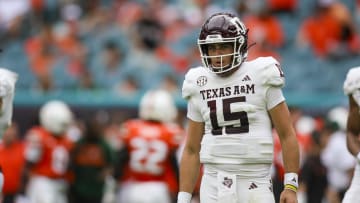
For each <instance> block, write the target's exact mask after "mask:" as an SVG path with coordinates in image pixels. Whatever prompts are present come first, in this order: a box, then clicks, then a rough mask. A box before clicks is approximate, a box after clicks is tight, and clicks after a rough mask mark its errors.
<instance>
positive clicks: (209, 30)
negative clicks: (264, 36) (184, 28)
mask: <svg viewBox="0 0 360 203" xmlns="http://www.w3.org/2000/svg"><path fill="white" fill-rule="evenodd" d="M247 34H248V29H246V27H245V25H244V24H243V23H242V22H241V21H240V20H239V19H238V18H237V17H235V16H234V15H232V14H228V13H218V14H214V15H213V16H211V17H210V18H209V19H208V20H207V21H206V22H205V23H204V25H203V27H202V30H201V32H200V36H199V39H198V46H199V50H200V55H201V60H202V63H203V65H204V66H205V67H206V68H208V69H209V70H210V71H211V72H213V73H216V74H221V73H225V72H228V71H230V70H232V69H234V68H237V67H239V66H240V65H241V64H242V62H244V61H245V60H246V58H247V48H248V46H247ZM224 43H231V44H232V47H233V51H232V53H226V54H220V55H212V56H210V55H209V52H208V46H209V45H211V44H224ZM229 56H231V60H230V61H231V62H230V63H226V64H225V63H224V57H229ZM216 58H220V64H219V65H218V66H215V65H214V63H211V60H214V59H216Z"/></svg>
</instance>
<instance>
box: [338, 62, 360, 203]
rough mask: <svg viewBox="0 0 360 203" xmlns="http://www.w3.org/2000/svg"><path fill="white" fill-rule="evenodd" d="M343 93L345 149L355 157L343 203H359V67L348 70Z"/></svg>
mask: <svg viewBox="0 0 360 203" xmlns="http://www.w3.org/2000/svg"><path fill="white" fill-rule="evenodd" d="M344 92H345V94H346V95H348V98H349V114H348V118H347V126H346V132H347V136H346V138H347V139H346V141H347V148H348V150H349V151H350V153H351V154H352V155H354V156H355V157H356V160H357V161H356V166H355V171H354V175H353V179H352V182H351V185H350V187H349V188H348V190H347V191H346V193H345V196H344V199H343V201H342V202H343V203H352V202H360V195H359V193H360V184H359V183H360V139H359V134H360V107H359V106H360V66H359V67H354V68H351V69H350V70H349V72H348V73H347V76H346V80H345V82H344Z"/></svg>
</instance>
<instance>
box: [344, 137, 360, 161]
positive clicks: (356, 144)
mask: <svg viewBox="0 0 360 203" xmlns="http://www.w3.org/2000/svg"><path fill="white" fill-rule="evenodd" d="M346 145H347V149H348V150H349V152H350V153H351V154H352V155H353V156H357V155H358V154H359V152H360V141H359V140H358V138H357V135H354V134H353V133H351V132H347V135H346Z"/></svg>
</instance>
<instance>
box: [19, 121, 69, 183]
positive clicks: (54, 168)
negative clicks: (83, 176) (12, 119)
mask: <svg viewBox="0 0 360 203" xmlns="http://www.w3.org/2000/svg"><path fill="white" fill-rule="evenodd" d="M71 148H72V142H71V141H70V140H68V138H67V137H66V136H59V137H55V136H54V135H52V134H51V133H49V132H48V131H46V130H45V129H43V128H41V127H34V128H32V129H30V131H29V132H28V134H27V135H26V150H25V151H28V150H33V151H37V153H39V155H38V156H39V157H37V158H36V161H35V164H34V166H33V167H32V168H31V174H35V175H40V176H46V177H49V178H65V177H66V173H67V168H68V163H69V151H70V149H71ZM26 153H27V152H26Z"/></svg>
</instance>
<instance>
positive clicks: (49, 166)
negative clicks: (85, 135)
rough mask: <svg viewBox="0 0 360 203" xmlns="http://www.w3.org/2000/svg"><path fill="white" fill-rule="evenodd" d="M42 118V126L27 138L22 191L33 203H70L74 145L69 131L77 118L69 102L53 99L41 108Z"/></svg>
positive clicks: (36, 127) (33, 130) (35, 128)
mask: <svg viewBox="0 0 360 203" xmlns="http://www.w3.org/2000/svg"><path fill="white" fill-rule="evenodd" d="M39 118H40V126H35V127H33V128H31V129H30V130H29V131H28V132H27V134H26V136H25V142H26V143H25V145H26V146H25V159H26V166H25V170H24V178H23V188H22V190H23V191H22V192H25V194H26V198H28V199H29V200H30V202H42V203H66V202H67V194H66V192H67V181H68V179H67V178H68V177H67V175H68V173H67V172H68V163H69V151H70V150H71V148H72V145H73V143H72V142H71V141H70V140H69V139H68V137H67V136H66V132H67V130H68V127H69V126H70V124H71V123H72V119H73V115H72V112H71V110H70V108H69V106H68V105H67V104H66V103H64V102H62V101H59V100H52V101H49V102H47V103H45V104H44V105H43V106H42V107H41V109H40V113H39ZM25 186H26V188H25Z"/></svg>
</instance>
